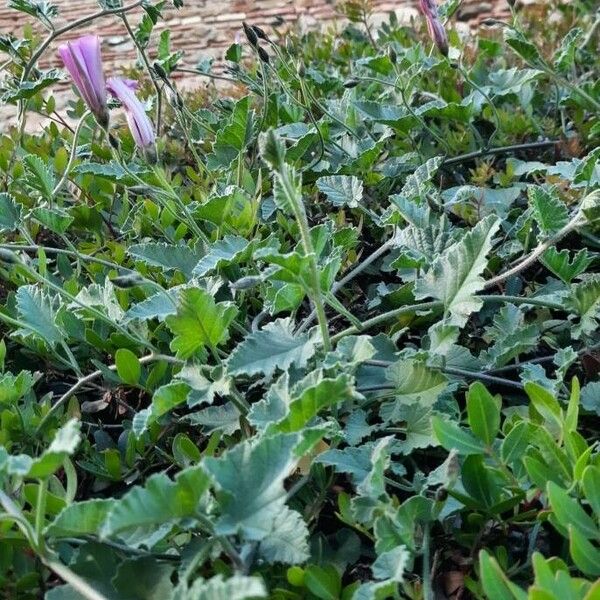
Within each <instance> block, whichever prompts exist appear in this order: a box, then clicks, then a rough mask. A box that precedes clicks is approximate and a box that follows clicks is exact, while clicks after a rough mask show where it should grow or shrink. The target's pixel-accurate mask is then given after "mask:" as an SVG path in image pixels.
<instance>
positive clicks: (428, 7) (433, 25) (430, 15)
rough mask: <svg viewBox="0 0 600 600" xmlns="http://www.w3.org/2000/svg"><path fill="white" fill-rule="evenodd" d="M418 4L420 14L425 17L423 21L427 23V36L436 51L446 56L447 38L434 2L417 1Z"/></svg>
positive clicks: (429, 0) (428, 0)
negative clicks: (435, 47) (436, 48)
mask: <svg viewBox="0 0 600 600" xmlns="http://www.w3.org/2000/svg"><path fill="white" fill-rule="evenodd" d="M419 4H420V6H421V12H422V13H423V14H424V15H425V20H426V21H427V29H428V31H429V36H430V37H431V39H432V40H433V42H434V43H435V45H436V46H437V47H438V50H439V51H440V52H441V53H442V54H443V55H444V56H448V36H447V35H446V30H445V29H444V26H443V25H442V22H441V21H440V17H439V15H438V9H437V4H436V3H435V0H419Z"/></svg>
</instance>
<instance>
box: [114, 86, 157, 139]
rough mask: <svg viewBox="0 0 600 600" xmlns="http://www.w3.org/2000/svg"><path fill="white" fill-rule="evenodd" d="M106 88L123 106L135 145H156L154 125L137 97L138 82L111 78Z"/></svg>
mask: <svg viewBox="0 0 600 600" xmlns="http://www.w3.org/2000/svg"><path fill="white" fill-rule="evenodd" d="M106 87H107V88H108V91H109V92H110V93H111V95H113V96H114V97H115V98H116V99H117V100H119V102H121V104H122V105H123V108H124V109H125V115H126V117H127V123H128V125H129V129H130V130H131V135H132V136H133V139H134V140H135V143H136V144H137V145H138V146H140V148H145V147H147V146H151V145H152V144H154V140H155V135H154V129H153V128H152V123H151V122H150V119H149V118H148V115H147V114H146V111H145V110H144V106H143V105H142V103H141V102H140V101H139V100H138V98H137V96H136V95H135V90H136V89H137V82H135V81H133V80H132V79H123V78H122V77H110V78H109V80H108V82H107V85H106Z"/></svg>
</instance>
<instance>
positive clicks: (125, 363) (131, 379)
mask: <svg viewBox="0 0 600 600" xmlns="http://www.w3.org/2000/svg"><path fill="white" fill-rule="evenodd" d="M115 364H116V366H117V374H118V375H119V377H120V378H121V379H122V380H123V382H124V383H127V384H129V385H137V383H138V382H139V380H140V377H141V375H142V366H141V364H140V361H139V359H138V357H137V356H136V355H135V354H134V353H133V352H132V351H131V350H128V349H127V348H119V350H117V352H116V354H115Z"/></svg>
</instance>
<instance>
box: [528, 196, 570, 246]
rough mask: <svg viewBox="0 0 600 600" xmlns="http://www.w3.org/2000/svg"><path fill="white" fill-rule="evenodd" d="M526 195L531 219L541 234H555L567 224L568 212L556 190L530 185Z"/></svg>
mask: <svg viewBox="0 0 600 600" xmlns="http://www.w3.org/2000/svg"><path fill="white" fill-rule="evenodd" d="M527 193H528V197H529V205H530V206H531V208H532V210H533V218H534V219H535V220H536V222H537V224H538V225H539V227H540V229H541V231H542V233H544V234H546V235H548V234H552V233H556V232H558V231H560V230H561V229H562V228H563V227H564V226H565V225H566V224H567V223H568V221H569V211H568V210H567V207H566V206H565V203H564V202H562V201H561V200H560V198H559V197H558V193H557V191H556V189H554V188H544V187H541V186H537V185H536V186H534V185H531V186H529V188H528V190H527Z"/></svg>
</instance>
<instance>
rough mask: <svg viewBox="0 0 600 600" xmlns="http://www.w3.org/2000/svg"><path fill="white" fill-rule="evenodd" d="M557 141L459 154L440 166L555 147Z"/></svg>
mask: <svg viewBox="0 0 600 600" xmlns="http://www.w3.org/2000/svg"><path fill="white" fill-rule="evenodd" d="M558 143H559V140H546V141H543V142H530V143H527V144H514V145H512V146H500V147H498V148H484V149H483V150H477V151H476V152H468V153H467V154H461V155H460V156H455V157H454V158H447V159H445V160H444V162H443V163H442V166H444V167H448V166H452V165H459V164H461V163H463V162H468V161H470V160H473V159H475V158H480V157H482V156H488V155H490V154H511V153H512V152H518V151H520V150H536V149H538V148H548V147H550V146H556V144H558Z"/></svg>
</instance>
